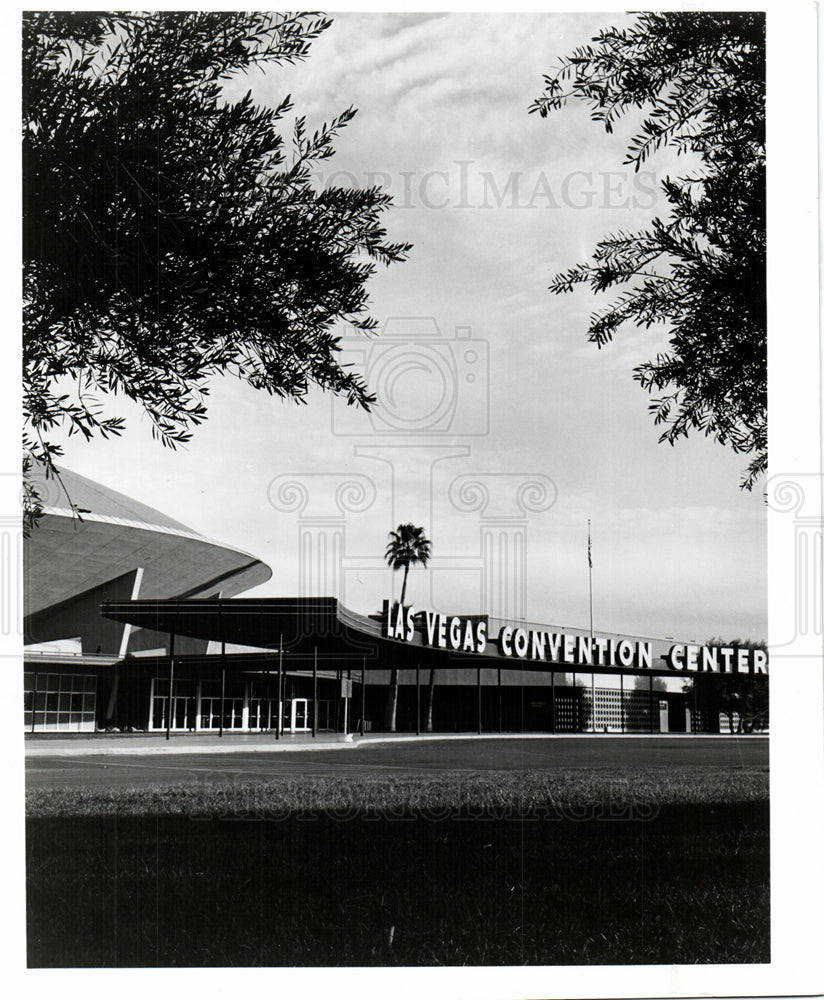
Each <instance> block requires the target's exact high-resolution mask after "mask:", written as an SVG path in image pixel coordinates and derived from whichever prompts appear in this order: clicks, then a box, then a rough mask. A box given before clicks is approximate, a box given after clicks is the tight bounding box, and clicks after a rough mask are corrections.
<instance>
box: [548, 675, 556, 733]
mask: <svg viewBox="0 0 824 1000" xmlns="http://www.w3.org/2000/svg"><path fill="white" fill-rule="evenodd" d="M549 676H550V677H551V678H552V680H551V681H550V691H551V694H552V716H551V719H552V725H551V728H550V731H551V733H552V735H553V736H554V735H555V671H554V670H553V671H552V673H551V674H550V675H549Z"/></svg>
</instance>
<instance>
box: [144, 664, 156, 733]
mask: <svg viewBox="0 0 824 1000" xmlns="http://www.w3.org/2000/svg"><path fill="white" fill-rule="evenodd" d="M154 686H155V679H154V677H153V676H152V677H150V678H149V721H148V723H147V725H146V730H147V731H148V732H151V731H152V730H153V729H154Z"/></svg>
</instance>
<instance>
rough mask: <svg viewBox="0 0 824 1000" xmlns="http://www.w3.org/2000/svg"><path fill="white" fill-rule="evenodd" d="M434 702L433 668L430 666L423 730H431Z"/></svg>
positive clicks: (427, 731) (429, 731) (428, 731)
mask: <svg viewBox="0 0 824 1000" xmlns="http://www.w3.org/2000/svg"><path fill="white" fill-rule="evenodd" d="M434 702H435V668H434V667H430V669H429V698H428V700H427V703H426V724H425V726H424V732H426V733H431V732H432V718H433V716H432V708H433V705H434Z"/></svg>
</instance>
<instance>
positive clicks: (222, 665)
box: [218, 641, 226, 737]
mask: <svg viewBox="0 0 824 1000" xmlns="http://www.w3.org/2000/svg"><path fill="white" fill-rule="evenodd" d="M225 712H226V643H225V641H224V642H221V644H220V732H219V733H218V735H219V736H220V737H222V736H223V716H224V714H225Z"/></svg>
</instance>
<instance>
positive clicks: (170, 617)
mask: <svg viewBox="0 0 824 1000" xmlns="http://www.w3.org/2000/svg"><path fill="white" fill-rule="evenodd" d="M101 613H102V614H103V615H104V616H105V617H107V618H111V619H113V620H115V621H119V622H125V623H128V624H131V625H136V626H139V627H141V628H147V629H152V630H153V631H156V632H165V633H166V634H169V635H172V634H174V635H185V636H189V637H192V638H197V639H209V640H212V641H216V642H225V643H227V644H233V645H241V646H253V647H260V648H263V649H271V650H272V651H276V650H278V649H280V648H283V650H284V652H285V653H287V654H292V655H294V654H298V655H299V657H300V658H301V659H303V658H304V657H306V658H307V659H308V658H312V657H314V653H315V651H317V655H318V660H319V666H320V665H321V664H322V663H323V662H324V661H325V662H326V663H328V662H329V661H330V660H338V661H341V660H344V661H348V662H350V663H352V662H353V661H355V662H356V663H357V664H358V665H361V664H362V665H364V666H366V667H367V668H370V669H386V667H387V664H386V661H385V657H386V656H387V655H390V656H391V655H395V656H397V657H398V661H399V662H398V664H397V665H398V666H399V667H405V668H408V667H409V666H410V665H411V664H414V662H415V659H420V661H421V666H424V665H425V666H429V665H433V666H439V667H447V666H456V667H461V668H463V669H466V668H468V667H476V668H480V669H489V668H498V667H500V668H502V669H507V670H521V671H545V672H547V673H550V672H551V673H567V674H568V673H574V672H576V671H579V672H581V673H596V674H615V675H620V674H624V675H630V674H633V675H642V676H649V677H655V676H662V677H664V676H666V677H673V676H682V677H685V676H689V675H687V674H685V673H684V672H683V671H677V670H673V669H672V668H670V667H669V665H668V664H667V663H666V662H665V661H664V660H663V658H662V657H661V655H656V653H655V652H654V653H653V656H652V661H651V664H652V665H651V666H650V667H635V666H598V665H595V666H593V665H592V664H588V663H574V662H554V661H553V662H549V661H543V660H533V659H530V658H528V657H524V658H522V659H521V658H517V657H514V656H506V655H504V654H503V653H502V652H501V650H500V649H499V647H498V640H497V636H489V637H488V639H487V645H486V649H485V650H484V652H483V653H458V652H454V651H452V650H448V649H440V648H437V647H433V646H429V645H426V644H425V643H424V639H423V632H422V629H418V630H416V632H415V635H414V637H413V639H412V641H411V642H402V641H399V640H397V639H390V638H388V637H386V636H384V635H383V634H382V632H383V626H382V621H381V616H380V615H375V616H366V615H361V614H358V613H356V612H354V611H350V610H349V609H348V608H345V607H344V606H343V605H342V604H340V602H339V601H338V600H337V599H336V598H334V597H304V598H301V597H270V598H257V599H256V598H231V599H228V600H219V599H213V600H135V601H108V602H104V603H103V604H102V605H101ZM472 617H474V618H476V619H478V620H480V619H486V618H487V616H472ZM547 628H549V626H547ZM615 638H620V637H618V636H616V637H615ZM651 642H654V643H656V645H658V646H660V640H651Z"/></svg>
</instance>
